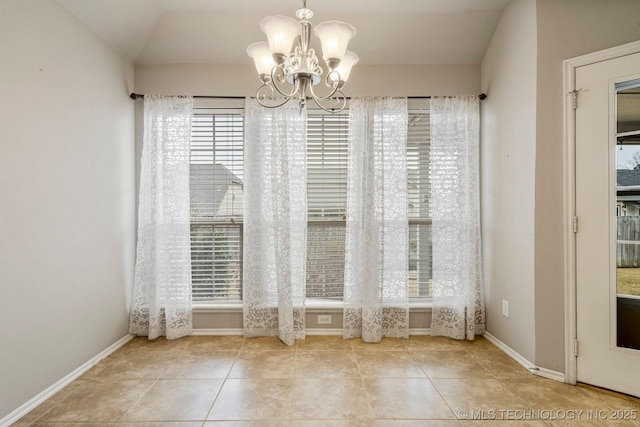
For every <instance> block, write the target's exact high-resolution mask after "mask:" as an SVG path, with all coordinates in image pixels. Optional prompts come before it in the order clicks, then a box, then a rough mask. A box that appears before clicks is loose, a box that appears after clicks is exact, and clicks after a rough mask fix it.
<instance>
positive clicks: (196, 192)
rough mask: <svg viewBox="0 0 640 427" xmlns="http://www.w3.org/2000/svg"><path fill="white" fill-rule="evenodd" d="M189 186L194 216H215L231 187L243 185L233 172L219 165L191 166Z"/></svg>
mask: <svg viewBox="0 0 640 427" xmlns="http://www.w3.org/2000/svg"><path fill="white" fill-rule="evenodd" d="M189 184H190V187H191V192H190V193H191V209H192V212H194V213H195V215H196V216H202V217H207V216H216V215H217V214H218V212H219V210H220V205H221V203H222V201H223V200H224V198H225V196H226V195H227V192H228V191H229V188H230V187H231V186H239V187H242V185H243V183H242V180H241V179H240V178H238V177H237V176H236V175H235V174H234V173H233V172H231V171H230V170H229V169H227V168H226V167H225V166H223V165H221V164H204V165H201V164H192V165H191V172H190V179H189Z"/></svg>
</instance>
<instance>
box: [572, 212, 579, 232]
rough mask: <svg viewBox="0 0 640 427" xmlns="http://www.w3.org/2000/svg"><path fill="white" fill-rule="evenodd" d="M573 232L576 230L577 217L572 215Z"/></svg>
mask: <svg viewBox="0 0 640 427" xmlns="http://www.w3.org/2000/svg"><path fill="white" fill-rule="evenodd" d="M573 232H574V233H577V232H578V217H577V216H574V217H573Z"/></svg>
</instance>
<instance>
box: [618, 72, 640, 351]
mask: <svg viewBox="0 0 640 427" xmlns="http://www.w3.org/2000/svg"><path fill="white" fill-rule="evenodd" d="M616 107H617V109H616V187H617V188H616V194H617V200H616V206H615V212H616V222H617V236H616V238H617V244H616V247H617V251H616V272H617V274H616V278H617V279H616V307H617V310H616V321H617V345H618V347H625V348H633V349H636V350H640V81H637V80H636V81H633V82H625V83H623V84H619V85H618V86H617V90H616Z"/></svg>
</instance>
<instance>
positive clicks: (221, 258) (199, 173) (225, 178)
mask: <svg viewBox="0 0 640 427" xmlns="http://www.w3.org/2000/svg"><path fill="white" fill-rule="evenodd" d="M243 125H244V123H243V116H242V114H240V113H220V112H218V111H216V110H214V109H195V111H194V115H193V123H192V133H191V165H190V166H191V173H190V187H191V188H190V194H191V271H192V273H191V278H192V291H193V293H192V295H193V299H194V301H203V300H229V299H231V300H239V299H241V297H242V275H241V273H242V265H241V261H242V201H243V199H242V194H243V177H244V170H243V169H244V166H243V139H244V130H243Z"/></svg>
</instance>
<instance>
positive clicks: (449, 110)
mask: <svg viewBox="0 0 640 427" xmlns="http://www.w3.org/2000/svg"><path fill="white" fill-rule="evenodd" d="M479 102H480V101H479V99H478V97H477V96H461V97H434V98H432V99H431V209H432V213H431V217H432V221H433V224H432V229H431V233H432V234H431V235H432V239H433V314H432V316H433V317H432V321H431V335H442V336H447V337H450V338H456V339H464V338H467V339H469V340H473V339H474V337H475V336H476V335H478V334H481V333H483V332H484V329H485V309H484V295H483V288H482V270H481V266H482V263H481V258H480V253H481V252H480V190H479V168H480V160H479V151H480V136H479V128H480V126H479V119H480V105H479Z"/></svg>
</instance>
